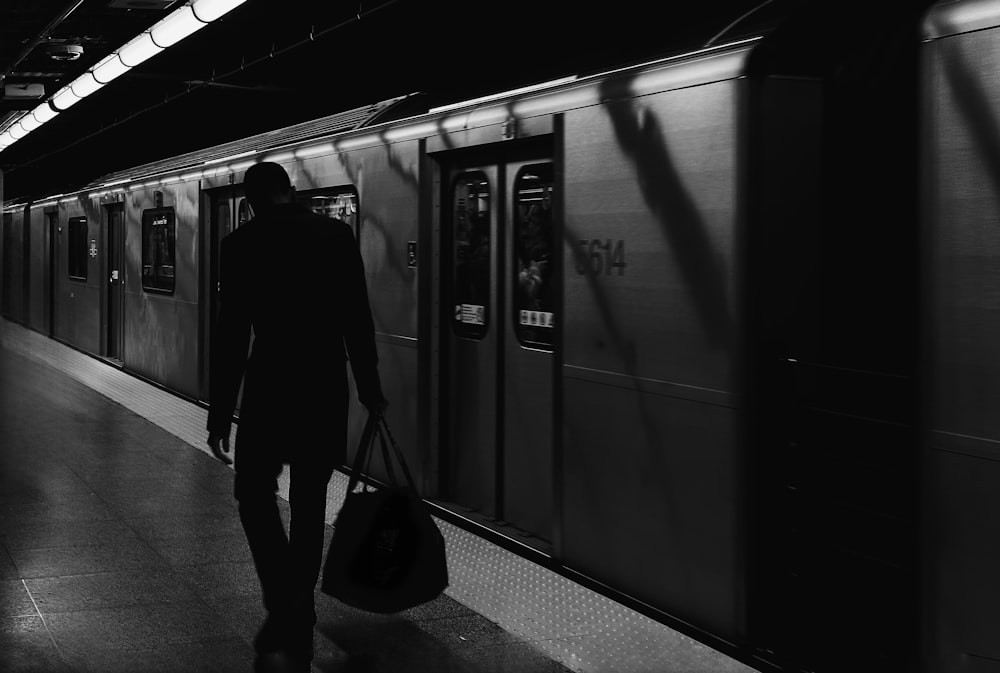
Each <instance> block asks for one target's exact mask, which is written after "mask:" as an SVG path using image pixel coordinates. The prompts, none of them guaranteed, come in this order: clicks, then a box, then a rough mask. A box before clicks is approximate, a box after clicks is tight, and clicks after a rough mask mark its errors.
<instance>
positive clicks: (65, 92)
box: [52, 86, 80, 112]
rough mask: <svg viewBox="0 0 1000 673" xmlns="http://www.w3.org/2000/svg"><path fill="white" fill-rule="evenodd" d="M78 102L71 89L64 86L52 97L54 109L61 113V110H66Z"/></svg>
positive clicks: (78, 98) (77, 97)
mask: <svg viewBox="0 0 1000 673" xmlns="http://www.w3.org/2000/svg"><path fill="white" fill-rule="evenodd" d="M78 100H80V97H79V96H77V95H76V94H75V93H73V89H71V88H70V87H68V86H64V87H63V88H62V89H61V90H60V91H59V92H58V93H56V95H55V96H53V97H52V105H53V107H55V109H57V110H59V111H60V112H62V111H63V110H68V109H69V108H70V107H72V106H73V105H75V104H76V102H77V101H78Z"/></svg>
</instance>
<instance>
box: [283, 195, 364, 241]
mask: <svg viewBox="0 0 1000 673" xmlns="http://www.w3.org/2000/svg"><path fill="white" fill-rule="evenodd" d="M296 197H297V198H298V201H299V203H301V204H302V205H304V206H305V207H307V208H308V209H309V210H311V211H313V212H314V213H316V214H317V215H326V216H327V217H334V218H336V219H338V220H341V221H343V222H345V223H347V224H348V225H349V226H350V227H351V231H353V232H354V234H355V236H357V234H358V225H359V224H360V222H359V220H358V192H357V190H355V189H354V187H335V188H333V189H313V190H309V191H305V192H296Z"/></svg>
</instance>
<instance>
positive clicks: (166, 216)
mask: <svg viewBox="0 0 1000 673" xmlns="http://www.w3.org/2000/svg"><path fill="white" fill-rule="evenodd" d="M175 230H176V221H175V219H174V209H173V208H150V209H148V210H144V211H142V289H143V290H145V291H147V292H162V293H166V294H173V292H174V283H175V278H174V241H175Z"/></svg>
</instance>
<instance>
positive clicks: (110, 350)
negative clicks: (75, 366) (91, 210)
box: [104, 203, 125, 362]
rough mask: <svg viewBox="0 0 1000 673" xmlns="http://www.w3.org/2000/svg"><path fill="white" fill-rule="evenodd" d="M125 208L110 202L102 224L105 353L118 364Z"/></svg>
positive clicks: (123, 326)
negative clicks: (104, 244) (103, 237)
mask: <svg viewBox="0 0 1000 673" xmlns="http://www.w3.org/2000/svg"><path fill="white" fill-rule="evenodd" d="M124 217H125V208H124V205H123V204H121V203H112V204H110V205H107V206H105V207H104V221H105V226H106V231H107V235H106V236H105V241H106V242H107V257H106V259H107V260H108V262H107V267H106V269H105V271H106V278H107V282H106V285H105V293H106V300H105V301H106V302H107V303H106V306H107V312H106V313H105V325H104V329H105V351H104V354H105V356H107V357H108V358H109V359H111V360H114V361H117V362H121V361H122V358H123V354H122V343H123V340H124V339H123V337H124V331H125V316H124V313H123V311H122V307H123V304H124V301H123V299H124V296H123V295H124V287H125V285H124V281H125V277H124V273H125V270H124V265H123V261H124V259H125V227H124Z"/></svg>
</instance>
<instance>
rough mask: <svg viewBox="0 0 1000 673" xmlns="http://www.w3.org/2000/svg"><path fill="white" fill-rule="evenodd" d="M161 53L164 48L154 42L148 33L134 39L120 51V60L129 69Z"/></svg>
mask: <svg viewBox="0 0 1000 673" xmlns="http://www.w3.org/2000/svg"><path fill="white" fill-rule="evenodd" d="M161 51H163V47H161V46H160V45H158V44H156V43H155V42H153V37H152V36H151V35H150V34H149V33H148V32H145V33H140V34H139V35H137V36H136V37H134V38H132V39H131V40H129V41H128V42H127V43H126V44H125V46H124V47H122V48H121V49H119V50H118V58H120V59H121V60H122V63H124V64H125V65H127V66H128V67H130V68H134V67H135V66H137V65H139V64H140V63H142V62H143V61H145V60H146V59H148V58H150V57H151V56H155V55H156V54H158V53H160V52H161Z"/></svg>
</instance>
